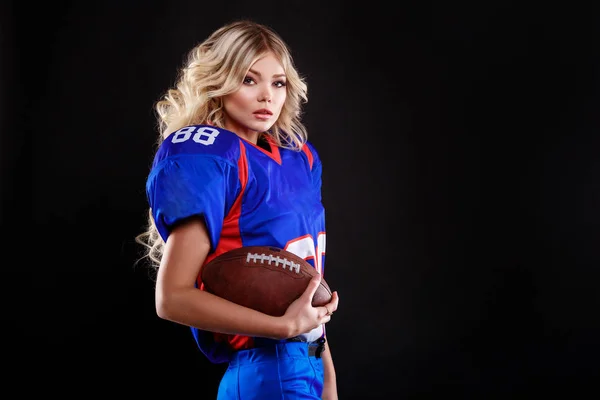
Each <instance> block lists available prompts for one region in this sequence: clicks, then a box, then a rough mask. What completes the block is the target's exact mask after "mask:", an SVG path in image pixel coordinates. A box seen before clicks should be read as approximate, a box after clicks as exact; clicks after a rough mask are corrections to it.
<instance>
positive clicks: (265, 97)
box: [258, 85, 273, 103]
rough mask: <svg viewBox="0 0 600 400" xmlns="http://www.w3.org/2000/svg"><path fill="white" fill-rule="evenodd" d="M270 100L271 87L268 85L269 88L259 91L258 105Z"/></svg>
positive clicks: (271, 96)
mask: <svg viewBox="0 0 600 400" xmlns="http://www.w3.org/2000/svg"><path fill="white" fill-rule="evenodd" d="M272 98H273V95H272V93H271V86H270V85H269V86H266V87H264V88H263V89H262V90H261V92H260V94H259V96H258V102H259V103H262V102H267V103H270V102H271V100H272Z"/></svg>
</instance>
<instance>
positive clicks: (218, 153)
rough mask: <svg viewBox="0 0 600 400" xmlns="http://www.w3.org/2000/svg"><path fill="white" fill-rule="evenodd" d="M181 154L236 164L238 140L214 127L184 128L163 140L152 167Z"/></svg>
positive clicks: (234, 136)
mask: <svg viewBox="0 0 600 400" xmlns="http://www.w3.org/2000/svg"><path fill="white" fill-rule="evenodd" d="M183 154H197V155H207V156H215V157H219V158H223V159H225V160H227V161H231V162H237V160H238V158H239V155H240V138H239V137H238V136H237V135H236V134H235V133H233V132H231V131H228V130H226V129H222V128H217V127H215V126H210V125H190V126H185V127H183V128H181V129H179V130H177V131H175V132H173V133H171V134H169V136H167V138H165V140H164V141H163V142H162V143H161V145H160V147H159V148H158V151H157V152H156V156H155V158H154V164H153V165H156V164H157V163H159V162H160V161H162V160H165V159H167V158H169V157H171V156H175V155H183Z"/></svg>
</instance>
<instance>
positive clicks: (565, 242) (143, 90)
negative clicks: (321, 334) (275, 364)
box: [0, 1, 600, 399]
mask: <svg viewBox="0 0 600 400" xmlns="http://www.w3.org/2000/svg"><path fill="white" fill-rule="evenodd" d="M480 3H485V4H480ZM480 3H475V2H473V3H464V4H456V3H455V2H439V4H435V3H430V2H421V1H409V2H402V4H401V5H394V6H392V5H391V4H390V5H386V6H384V5H383V3H382V4H378V3H377V2H367V3H363V4H356V5H354V6H350V5H349V3H346V2H341V1H334V2H321V3H319V2H316V3H314V4H313V3H310V2H305V1H292V2H236V1H228V2H216V3H213V2H200V1H194V2H191V1H190V2H176V1H171V2H167V1H163V2H159V1H154V2H141V1H138V2H132V1H104V2H68V1H57V2H51V3H49V4H45V3H40V4H38V5H33V4H30V3H25V2H20V3H17V2H3V3H2V5H1V6H0V7H1V8H0V28H1V31H0V33H1V36H0V39H1V42H0V44H1V48H0V60H1V63H0V77H1V81H0V82H1V86H0V105H1V109H0V123H1V125H0V128H1V135H0V148H1V158H0V161H1V167H2V169H1V175H0V176H1V180H0V189H1V194H2V196H1V201H2V208H1V214H0V217H1V220H0V223H1V227H0V228H1V232H2V238H3V250H4V251H3V258H2V271H3V279H2V303H1V304H2V315H3V318H2V320H3V328H2V330H3V332H4V335H3V336H4V338H5V339H4V341H3V346H2V347H3V352H4V353H5V356H7V357H3V358H4V360H5V365H6V367H7V371H8V377H7V378H6V380H5V381H8V382H9V383H15V384H16V385H17V386H18V387H19V388H20V390H21V393H39V394H48V395H65V394H75V393H80V394H86V395H88V394H90V393H92V394H94V395H95V394H98V393H102V392H106V393H112V394H139V395H153V394H154V395H159V394H160V395H161V396H164V395H172V396H176V395H193V396H194V397H195V398H207V399H210V398H214V397H215V394H216V389H217V385H218V382H219V379H220V376H221V374H222V372H223V368H224V367H223V366H221V365H219V366H215V365H211V364H209V363H208V362H207V361H206V360H205V359H204V358H203V356H202V355H201V353H200V352H199V351H198V350H197V349H196V347H195V344H194V342H193V338H192V336H191V334H190V332H189V330H188V328H186V327H183V326H178V325H174V324H172V323H170V322H167V321H163V320H160V319H159V318H158V317H157V316H156V314H155V311H154V298H153V282H152V278H151V276H150V275H149V272H148V269H147V268H146V266H145V265H143V264H136V263H135V262H136V260H137V259H138V257H140V256H141V254H142V253H141V252H142V249H141V248H140V247H139V245H137V244H135V242H134V237H135V235H137V234H138V233H140V232H141V231H142V229H143V226H144V224H145V222H146V209H147V203H146V199H145V194H144V184H145V178H146V175H147V173H148V170H149V166H150V162H151V159H152V156H153V151H154V142H155V139H156V135H157V133H156V130H155V120H154V114H153V108H152V107H153V104H154V102H155V101H156V100H157V99H158V98H159V97H160V96H161V95H162V94H163V92H164V91H165V90H166V89H167V88H168V87H169V86H171V85H172V84H173V82H174V80H175V78H176V70H177V68H179V66H180V65H181V63H182V61H183V57H184V55H185V53H186V52H187V50H189V49H190V48H191V47H192V46H194V45H195V44H197V43H198V42H200V41H201V40H203V39H204V38H206V37H207V36H208V35H209V34H210V33H211V32H212V31H213V30H215V29H217V28H218V27H219V26H221V25H223V24H224V23H226V22H229V21H230V20H233V19H237V18H242V17H248V18H252V19H254V20H256V21H258V22H262V23H265V24H268V25H270V26H272V27H273V28H274V29H275V30H276V31H278V32H279V33H280V34H281V35H282V37H283V38H284V40H286V41H287V43H288V44H289V45H290V47H291V49H292V55H293V57H294V60H295V62H296V66H297V67H298V69H299V71H300V72H301V74H303V75H304V76H305V77H306V78H307V82H308V85H309V102H308V104H306V107H305V116H304V122H305V124H306V125H307V127H308V129H309V135H310V139H311V141H312V142H313V143H314V144H315V145H316V147H317V149H318V150H319V153H320V156H321V158H322V161H323V164H324V172H323V183H324V188H323V198H324V203H325V206H326V209H327V218H328V244H327V267H326V270H327V272H326V276H327V280H328V282H329V284H330V285H331V286H332V287H333V288H334V289H337V290H338V291H339V294H340V306H339V310H338V312H337V313H336V314H335V317H334V318H333V320H332V322H331V323H330V324H329V325H328V336H329V339H330V345H331V349H332V354H333V357H334V361H335V365H336V370H337V375H338V391H339V395H340V398H341V399H375V398H419V399H421V398H423V399H426V398H427V399H429V398H436V399H437V398H445V397H446V396H448V395H457V396H458V397H460V398H477V399H481V398H486V399H489V398H503V399H508V398H514V396H516V395H526V396H528V398H537V397H538V396H540V395H547V394H561V395H575V394H576V393H583V392H584V391H592V392H596V391H597V389H596V386H597V385H596V379H597V377H598V375H599V372H600V369H599V368H598V365H597V358H598V356H599V355H600V351H599V350H600V346H599V345H598V336H599V334H600V324H599V323H598V312H597V307H598V304H599V300H600V295H599V294H598V290H597V286H598V282H599V278H600V274H599V273H598V267H599V261H600V251H599V249H600V246H599V241H600V233H599V229H598V228H599V227H600V156H599V155H598V154H599V153H598V148H599V146H600V136H599V135H598V128H599V121H598V109H597V107H598V104H599V99H600V97H599V95H600V91H599V89H600V88H599V85H598V84H599V81H598V76H599V68H600V63H599V61H600V60H599V55H600V54H599V44H600V32H599V27H600V24H599V23H600V20H599V14H598V11H597V8H596V9H595V8H592V6H591V5H588V6H578V5H577V3H574V2H568V3H567V2H563V3H562V4H561V3H557V4H555V5H549V4H545V3H542V2H540V3H527V2H480ZM567 4H568V5H567ZM582 4H583V3H582Z"/></svg>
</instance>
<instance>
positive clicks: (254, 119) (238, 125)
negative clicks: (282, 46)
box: [223, 53, 287, 143]
mask: <svg viewBox="0 0 600 400" xmlns="http://www.w3.org/2000/svg"><path fill="white" fill-rule="evenodd" d="M286 95H287V90H286V77H285V73H284V70H283V66H282V65H281V63H280V62H279V60H278V59H277V58H275V56H274V55H273V54H272V53H268V54H266V55H265V56H264V57H263V58H260V59H258V60H257V61H256V62H255V63H254V64H252V66H251V67H250V70H249V71H248V74H247V75H246V77H245V78H244V81H243V83H242V86H241V87H240V88H239V89H238V90H237V91H236V92H234V93H231V94H229V95H227V96H224V97H223V107H224V109H225V129H227V130H230V131H232V132H234V133H236V134H237V135H239V136H241V137H243V138H244V139H247V140H249V141H251V142H253V143H256V140H257V138H258V133H259V132H265V131H267V130H269V129H270V128H271V127H272V126H273V124H274V123H275V121H277V118H279V114H280V113H281V109H282V108H283V104H284V103H285V98H286Z"/></svg>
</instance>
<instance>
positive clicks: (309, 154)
mask: <svg viewBox="0 0 600 400" xmlns="http://www.w3.org/2000/svg"><path fill="white" fill-rule="evenodd" d="M302 151H303V152H304V154H306V158H308V165H310V169H311V170H312V166H313V155H312V152H311V151H310V149H309V148H308V146H307V145H306V143H305V144H304V146H302Z"/></svg>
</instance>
